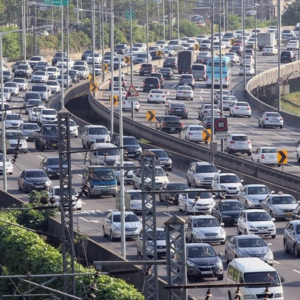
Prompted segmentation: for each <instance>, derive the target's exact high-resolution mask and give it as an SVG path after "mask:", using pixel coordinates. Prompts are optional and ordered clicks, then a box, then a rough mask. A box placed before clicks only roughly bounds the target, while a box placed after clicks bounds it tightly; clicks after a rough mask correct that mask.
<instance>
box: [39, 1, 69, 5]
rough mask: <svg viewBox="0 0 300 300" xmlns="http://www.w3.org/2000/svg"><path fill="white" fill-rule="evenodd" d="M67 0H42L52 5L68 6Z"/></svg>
mask: <svg viewBox="0 0 300 300" xmlns="http://www.w3.org/2000/svg"><path fill="white" fill-rule="evenodd" d="M68 2H69V0H44V4H47V5H54V6H68V5H69V3H68Z"/></svg>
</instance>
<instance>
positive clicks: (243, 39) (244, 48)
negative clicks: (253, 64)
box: [242, 0, 246, 91]
mask: <svg viewBox="0 0 300 300" xmlns="http://www.w3.org/2000/svg"><path fill="white" fill-rule="evenodd" d="M245 19H246V7H245V0H242V41H243V59H242V62H243V73H244V76H243V78H244V91H245V90H246V26H245Z"/></svg>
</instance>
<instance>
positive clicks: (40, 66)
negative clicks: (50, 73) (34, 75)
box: [33, 61, 51, 72]
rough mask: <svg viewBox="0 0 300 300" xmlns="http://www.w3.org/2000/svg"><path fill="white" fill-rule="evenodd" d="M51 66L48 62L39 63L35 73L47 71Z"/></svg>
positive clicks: (35, 67)
mask: <svg viewBox="0 0 300 300" xmlns="http://www.w3.org/2000/svg"><path fill="white" fill-rule="evenodd" d="M50 66H51V65H50V64H49V63H48V62H47V61H39V62H38V63H37V64H36V65H35V66H34V68H33V72H36V71H46V70H47V68H48V67H50Z"/></svg>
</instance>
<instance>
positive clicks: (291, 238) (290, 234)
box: [283, 220, 300, 257]
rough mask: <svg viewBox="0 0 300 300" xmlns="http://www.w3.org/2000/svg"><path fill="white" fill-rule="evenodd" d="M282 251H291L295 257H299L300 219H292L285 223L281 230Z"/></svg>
mask: <svg viewBox="0 0 300 300" xmlns="http://www.w3.org/2000/svg"><path fill="white" fill-rule="evenodd" d="M283 247H284V252H285V253H289V252H292V253H293V254H294V255H295V256H296V257H300V221H299V220H292V221H289V222H288V223H287V224H286V227H285V229H284V231H283Z"/></svg>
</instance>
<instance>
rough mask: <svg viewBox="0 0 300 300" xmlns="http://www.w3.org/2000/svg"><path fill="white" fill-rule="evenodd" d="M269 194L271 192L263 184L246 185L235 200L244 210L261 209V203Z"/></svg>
mask: <svg viewBox="0 0 300 300" xmlns="http://www.w3.org/2000/svg"><path fill="white" fill-rule="evenodd" d="M270 194H272V192H271V190H270V189H269V188H268V187H267V186H266V185H264V184H246V185H244V186H243V187H242V189H241V190H240V191H239V193H238V195H237V199H238V200H239V201H240V202H241V203H242V204H244V205H245V208H246V209H250V208H262V206H261V203H262V202H263V201H264V200H265V199H266V197H267V196H268V195H270Z"/></svg>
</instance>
